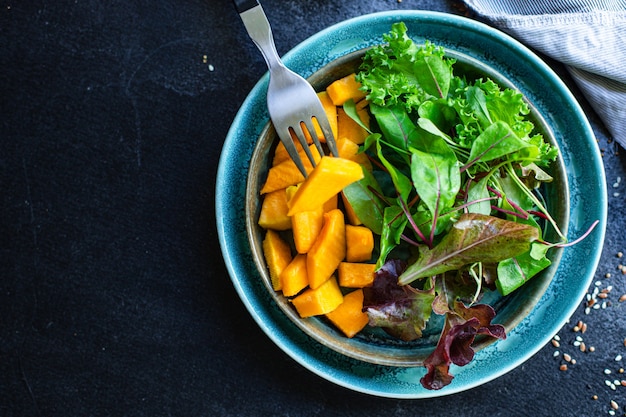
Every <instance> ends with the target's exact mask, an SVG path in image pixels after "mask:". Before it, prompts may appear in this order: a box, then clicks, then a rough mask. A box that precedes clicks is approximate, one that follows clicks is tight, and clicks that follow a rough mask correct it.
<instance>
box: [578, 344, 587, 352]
mask: <svg viewBox="0 0 626 417" xmlns="http://www.w3.org/2000/svg"><path fill="white" fill-rule="evenodd" d="M578 348H579V349H580V351H581V352H585V351H586V350H587V345H585V343H584V342H582V343H581V344H580V346H579V347H578Z"/></svg>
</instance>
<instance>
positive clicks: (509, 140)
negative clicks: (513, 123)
mask: <svg viewBox="0 0 626 417" xmlns="http://www.w3.org/2000/svg"><path fill="white" fill-rule="evenodd" d="M527 146H529V144H528V143H527V142H525V141H523V140H521V139H520V138H518V137H517V135H516V134H515V132H513V130H512V129H511V127H510V126H509V125H508V124H507V123H505V122H502V121H497V122H495V123H493V124H492V125H490V126H489V127H488V128H486V129H485V130H484V131H483V132H482V133H481V134H480V135H479V136H478V137H477V138H476V140H475V141H474V143H473V144H472V150H471V152H470V156H469V163H470V164H471V163H474V162H488V161H491V160H494V159H496V158H500V157H502V156H504V155H507V154H509V153H512V152H515V151H518V150H520V149H522V148H525V147H527Z"/></svg>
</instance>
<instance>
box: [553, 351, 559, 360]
mask: <svg viewBox="0 0 626 417" xmlns="http://www.w3.org/2000/svg"><path fill="white" fill-rule="evenodd" d="M560 354H561V352H559V351H558V350H555V351H554V353H553V354H552V356H553V357H555V358H556V357H557V356H559V355H560Z"/></svg>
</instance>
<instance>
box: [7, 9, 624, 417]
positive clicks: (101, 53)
mask: <svg viewBox="0 0 626 417" xmlns="http://www.w3.org/2000/svg"><path fill="white" fill-rule="evenodd" d="M263 5H264V8H265V10H266V13H267V15H268V17H269V19H270V21H271V23H272V26H273V27H274V30H275V39H276V43H277V48H278V51H279V53H281V54H284V53H286V52H287V51H288V50H289V49H291V48H292V47H293V46H295V45H296V44H298V43H299V42H300V41H302V40H304V39H306V38H307V37H309V36H311V35H313V34H314V33H315V32H317V31H319V30H321V29H323V28H326V27H328V26H330V25H332V24H334V23H337V22H339V21H342V20H344V19H347V18H351V17H355V16H358V15H362V14H365V13H370V12H375V11H382V10H404V9H426V10H437V11H445V12H450V13H455V14H464V13H465V10H464V9H463V7H462V4H461V3H460V2H457V1H454V0H404V1H402V2H401V3H400V2H397V0H343V1H337V0H317V1H314V2H307V1H301V0H300V1H297V0H285V1H270V0H266V1H265V2H264V3H263ZM204 55H206V57H207V59H206V61H207V62H203V56H204ZM209 64H210V65H212V66H213V70H212V71H211V70H210V68H209ZM551 65H553V66H554V68H555V69H556V70H557V71H558V72H559V73H560V74H562V76H563V77H564V79H565V80H566V82H567V83H568V84H569V85H570V87H571V88H572V90H573V91H574V92H575V94H577V95H579V93H578V90H577V89H576V87H575V85H573V84H572V82H571V81H570V80H569V78H568V76H567V74H566V73H565V72H564V71H563V69H562V68H561V67H560V66H559V65H558V64H556V63H553V62H551ZM265 71H266V67H265V64H264V62H263V60H262V57H261V55H260V54H259V52H258V51H257V50H256V48H255V47H254V45H253V44H252V43H251V41H250V40H249V38H248V37H247V34H246V33H245V30H244V28H243V25H242V24H241V22H240V20H239V17H238V15H237V14H236V12H235V9H234V7H233V5H232V4H231V2H230V1H227V0H219V1H218V0H204V1H200V0H179V1H171V0H153V1H142V0H126V1H119V0H110V1H98V0H55V1H46V0H31V1H24V0H12V1H10V0H1V1H0V204H1V205H0V219H1V220H0V416H2V417H13V416H64V417H65V416H215V415H219V416H230V415H232V416H235V415H236V416H265V415H281V416H287V415H289V416H314V415H324V416H355V417H361V416H370V415H394V416H414V415H432V416H444V415H445V416H481V417H482V416H486V415H491V416H529V415H534V416H569V415H571V416H597V415H607V412H608V410H609V407H610V406H609V401H610V400H611V399H613V400H615V401H616V402H617V403H618V404H619V407H620V408H619V410H618V411H617V412H616V415H623V414H624V409H623V407H624V406H625V405H626V387H618V388H617V389H616V390H615V391H613V390H612V389H611V388H610V387H608V386H606V385H605V382H604V381H605V380H606V379H610V380H613V379H615V378H622V379H625V377H624V375H619V374H617V370H618V369H619V367H620V366H623V362H616V361H615V360H614V358H615V356H616V355H617V354H623V355H624V356H626V347H624V345H623V340H624V338H626V330H625V328H626V325H625V323H626V320H625V318H624V317H625V314H624V313H625V306H626V303H619V302H618V301H617V298H618V296H619V295H620V294H623V293H626V285H625V283H624V275H621V274H620V272H619V270H618V269H617V268H618V265H619V263H620V262H623V263H626V258H623V260H620V259H619V258H617V257H616V254H617V252H618V251H624V250H625V249H626V242H625V235H626V232H625V231H626V228H625V222H624V219H625V217H626V216H625V214H626V208H625V205H624V196H626V189H625V187H626V158H625V155H626V151H624V150H623V149H621V148H618V147H617V146H616V145H615V143H614V142H612V141H611V139H610V137H609V136H608V134H607V132H606V130H605V129H604V127H603V126H602V125H601V124H600V122H599V121H598V118H597V116H596V115H595V114H594V113H593V112H592V111H591V110H590V109H589V106H588V104H587V103H586V101H585V100H584V98H582V97H580V96H579V99H580V100H581V104H582V105H583V107H584V108H585V110H586V111H587V113H588V116H589V119H590V121H591V123H592V125H593V128H594V131H595V133H596V135H597V138H598V142H599V146H600V147H601V148H602V149H603V150H604V163H605V166H606V174H607V182H608V184H609V210H610V214H609V223H608V230H607V237H606V243H605V247H604V251H603V257H602V264H601V266H600V268H599V269H598V273H597V277H596V279H597V280H601V281H602V288H604V287H606V286H607V285H609V283H610V284H611V285H613V287H614V290H613V292H612V293H611V295H610V297H609V300H610V301H612V305H611V306H610V307H608V308H606V309H602V310H595V311H593V312H592V314H589V315H585V314H584V306H583V304H582V303H581V306H580V307H579V309H578V310H577V312H576V314H575V315H574V317H573V318H572V322H571V323H570V324H568V325H566V326H565V327H564V328H563V329H562V330H561V331H560V332H559V335H560V337H561V344H562V347H561V349H560V350H561V351H562V352H565V351H568V352H570V353H571V354H572V355H573V356H574V357H575V358H576V359H577V363H576V365H570V369H569V370H568V371H567V372H562V371H559V369H558V368H559V365H560V363H561V361H562V359H560V358H554V357H553V353H554V351H555V350H556V349H555V348H554V347H553V346H552V345H548V346H546V347H544V348H543V349H542V350H541V351H540V352H539V353H537V354H536V355H535V356H534V357H532V358H531V359H530V360H528V361H527V362H526V363H524V364H523V365H521V366H520V367H518V368H517V369H515V370H513V371H511V372H510V373H508V374H506V375H504V376H502V377H500V378H498V379H496V380H495V381H492V382H490V383H487V384H485V385H483V386H481V387H478V388H475V389H472V390H470V391H467V392H463V393H460V394H456V395H452V396H448V397H443V398H439V399H432V400H393V399H383V398H377V397H371V396H367V395H364V394H360V393H355V392H352V391H349V390H347V389H345V388H341V387H339V386H336V385H334V384H332V383H330V382H327V381H326V380H324V379H322V378H320V377H318V376H316V375H314V374H312V373H311V372H310V371H308V370H306V369H304V368H303V367H302V366H300V365H299V364H298V363H296V362H295V361H294V360H292V359H290V358H289V357H288V356H287V355H285V354H284V353H283V352H282V351H281V350H280V349H279V348H277V347H276V346H275V345H274V344H273V343H272V342H271V341H270V340H269V338H268V337H267V336H266V335H265V334H264V333H263V332H262V331H261V330H260V329H259V328H258V327H257V325H256V324H255V323H254V322H253V320H252V319H251V317H250V316H249V314H248V313H247V311H246V309H245V308H244V306H243V304H242V303H241V301H240V300H239V298H238V296H237V295H236V293H235V291H234V289H233V286H232V284H231V281H230V279H229V277H228V275H227V273H226V270H225V267H224V264H223V261H222V258H221V253H220V249H219V245H218V238H217V233H216V225H215V214H214V183H215V175H216V171H217V164H218V159H219V155H220V149H221V146H222V143H223V140H224V138H225V136H226V133H227V130H228V128H229V126H230V123H231V122H232V119H233V117H234V115H235V113H236V111H237V109H238V108H239V106H240V104H241V103H242V101H243V100H244V98H245V96H246V95H247V94H248V92H249V91H250V89H251V88H252V87H253V85H254V84H255V83H256V82H257V81H258V79H259V78H260V77H261V76H262V75H263V74H264V73H265ZM618 177H621V180H622V182H621V183H620V184H619V186H618V187H616V188H613V187H612V184H614V183H615V182H616V181H617V178H618ZM617 192H619V193H620V195H618V196H614V193H617ZM606 273H611V274H612V277H611V278H605V274H606ZM580 319H582V320H584V321H586V322H587V323H588V326H589V327H588V331H587V332H586V333H585V335H584V339H585V342H586V343H587V345H594V346H595V348H596V351H595V352H594V353H588V352H587V353H585V354H582V353H580V352H578V351H577V350H576V348H575V347H574V346H573V345H572V342H573V341H574V337H575V336H576V334H575V333H573V332H572V331H571V327H572V326H573V324H574V323H576V321H577V320H580ZM605 368H609V369H611V370H613V373H612V374H611V375H610V376H607V375H605V374H604V373H603V370H604V369H605ZM593 395H597V396H598V399H597V400H593V399H592V396H593Z"/></svg>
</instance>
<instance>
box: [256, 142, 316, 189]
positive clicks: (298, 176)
mask: <svg viewBox="0 0 626 417" xmlns="http://www.w3.org/2000/svg"><path fill="white" fill-rule="evenodd" d="M309 149H310V150H311V153H312V155H313V159H314V160H315V162H316V163H318V162H319V161H320V159H321V155H320V153H319V151H318V150H317V147H315V145H310V146H309ZM300 159H302V163H303V164H304V168H305V170H306V172H307V173H311V172H312V171H313V166H312V165H311V161H309V158H308V157H307V156H306V154H305V153H304V151H302V153H300ZM302 181H304V176H303V175H302V173H301V172H300V170H299V169H298V167H297V166H296V164H295V162H293V160H291V159H287V160H285V161H283V162H281V163H279V164H277V165H275V166H273V167H271V168H270V169H269V170H268V172H267V179H266V180H265V183H264V184H263V187H262V188H261V194H267V193H270V192H272V191H276V190H280V189H281V188H287V187H289V186H290V185H295V184H299V183H301V182H302Z"/></svg>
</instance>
